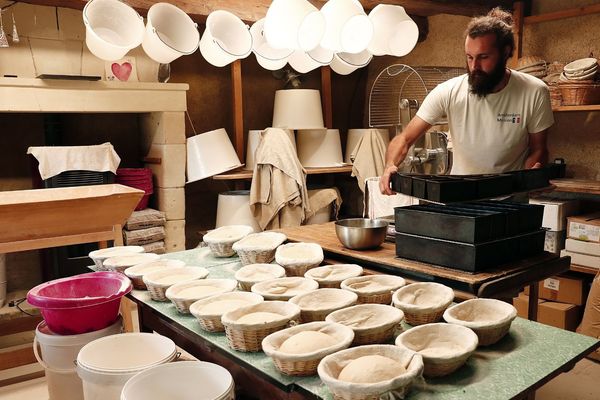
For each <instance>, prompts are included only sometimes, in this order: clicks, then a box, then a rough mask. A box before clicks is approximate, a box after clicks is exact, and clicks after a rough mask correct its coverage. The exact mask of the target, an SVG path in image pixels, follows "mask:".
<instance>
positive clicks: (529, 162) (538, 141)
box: [525, 130, 548, 168]
mask: <svg viewBox="0 0 600 400" xmlns="http://www.w3.org/2000/svg"><path fill="white" fill-rule="evenodd" d="M546 132H547V130H543V131H541V132H537V133H530V134H529V154H528V155H527V159H525V168H540V167H542V166H543V165H544V164H546V163H547V162H548V146H547V143H546V136H547V135H546Z"/></svg>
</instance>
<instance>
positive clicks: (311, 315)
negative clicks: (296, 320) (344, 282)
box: [289, 288, 358, 322]
mask: <svg viewBox="0 0 600 400" xmlns="http://www.w3.org/2000/svg"><path fill="white" fill-rule="evenodd" d="M357 299H358V296H357V294H356V293H353V292H350V291H348V290H342V289H332V288H326V289H317V290H313V291H312V292H308V293H304V294H299V295H297V296H294V297H292V298H291V299H290V300H289V301H290V302H291V303H294V304H297V305H298V306H299V307H300V309H301V310H302V313H301V314H300V316H301V320H302V322H313V321H325V317H327V315H329V314H331V313H332V312H334V311H337V310H340V309H342V308H346V307H350V306H352V305H354V304H356V300H357Z"/></svg>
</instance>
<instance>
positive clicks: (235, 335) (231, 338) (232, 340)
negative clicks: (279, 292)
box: [221, 301, 300, 352]
mask: <svg viewBox="0 0 600 400" xmlns="http://www.w3.org/2000/svg"><path fill="white" fill-rule="evenodd" d="M256 313H272V314H277V315H278V317H276V318H272V319H269V320H266V321H261V322H244V320H243V318H244V317H245V316H248V315H250V314H254V315H256ZM299 320H300V307H298V306H297V305H295V304H292V303H289V302H287V301H264V302H262V303H259V304H254V305H251V306H246V307H241V308H238V309H237V310H233V311H229V312H227V313H225V314H223V317H221V323H222V324H223V326H224V327H225V334H226V335H227V342H228V344H229V347H231V348H232V349H234V350H237V351H244V352H255V351H261V349H262V347H261V343H262V341H263V339H264V338H265V337H267V336H268V335H270V334H271V333H274V332H277V331H279V330H281V329H285V328H288V327H290V326H292V325H296V324H298V322H299Z"/></svg>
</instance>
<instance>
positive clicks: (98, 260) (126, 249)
mask: <svg viewBox="0 0 600 400" xmlns="http://www.w3.org/2000/svg"><path fill="white" fill-rule="evenodd" d="M144 252H145V250H144V248H143V247H142V246H114V247H108V248H106V249H99V250H94V251H91V252H90V253H89V254H88V257H90V258H91V259H92V260H93V261H94V264H96V271H106V268H105V267H104V260H106V259H108V258H111V257H117V256H123V255H126V254H139V253H144Z"/></svg>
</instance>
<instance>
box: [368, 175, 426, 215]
mask: <svg viewBox="0 0 600 400" xmlns="http://www.w3.org/2000/svg"><path fill="white" fill-rule="evenodd" d="M414 204H419V199H417V198H415V197H411V196H407V195H405V194H402V193H397V194H395V195H393V196H388V195H385V194H381V191H380V190H379V177H375V178H367V180H366V192H365V197H364V204H363V206H364V208H363V216H368V217H369V218H371V219H375V218H382V217H389V216H393V215H394V208H396V207H406V206H412V205H414Z"/></svg>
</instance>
